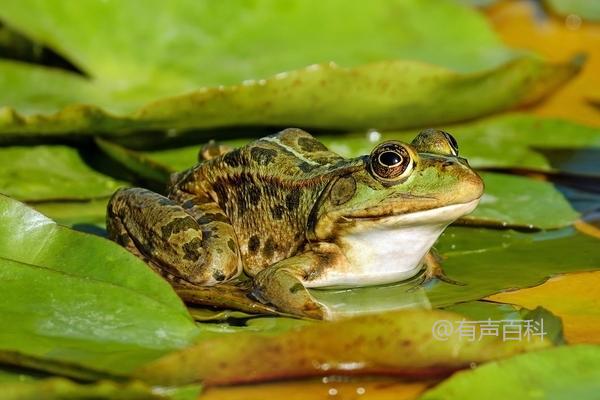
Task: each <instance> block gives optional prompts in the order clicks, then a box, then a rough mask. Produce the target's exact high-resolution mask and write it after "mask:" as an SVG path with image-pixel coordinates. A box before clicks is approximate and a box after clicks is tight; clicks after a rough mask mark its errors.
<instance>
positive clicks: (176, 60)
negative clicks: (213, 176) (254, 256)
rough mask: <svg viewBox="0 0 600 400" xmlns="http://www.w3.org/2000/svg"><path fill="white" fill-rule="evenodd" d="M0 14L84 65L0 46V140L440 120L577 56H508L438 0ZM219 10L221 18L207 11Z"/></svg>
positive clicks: (47, 5)
mask: <svg viewBox="0 0 600 400" xmlns="http://www.w3.org/2000/svg"><path fill="white" fill-rule="evenodd" d="M33 8H35V9H36V10H38V11H39V12H36V13H34V14H35V15H32V13H31V9H33ZM391 15H393V16H394V17H393V18H391V17H390V16H391ZM0 18H1V19H2V20H3V21H4V22H5V23H6V24H7V25H9V26H10V27H12V28H13V29H16V30H18V31H21V32H23V33H24V34H26V35H27V36H29V37H30V38H32V39H33V40H35V41H37V42H39V43H42V44H44V45H47V46H48V47H50V48H52V49H53V50H55V51H57V52H58V53H60V54H61V55H63V56H64V57H66V58H67V59H68V60H70V61H72V62H73V63H74V64H75V65H77V66H78V67H79V68H81V69H82V70H83V71H84V72H85V73H86V74H87V75H88V76H89V78H86V77H82V76H79V75H75V74H73V73H69V72H65V71H61V70H53V69H49V68H45V67H40V66H34V65H26V64H23V63H18V62H13V61H0V107H1V106H5V108H4V109H2V108H0V133H2V137H3V139H2V140H5V141H6V140H11V138H12V139H15V136H16V137H21V136H22V135H26V136H35V137H39V136H43V135H65V134H69V133H74V132H77V133H79V134H102V135H105V136H119V135H123V134H127V133H130V132H132V131H140V130H157V129H173V128H176V129H192V128H212V127H218V126H230V125H273V124H275V125H301V126H318V127H331V128H354V129H356V128H359V127H373V126H375V127H379V128H401V127H407V126H415V125H422V124H424V123H447V122H451V121H460V120H463V119H469V118H474V117H477V116H480V115H484V114H489V113H493V112H497V111H501V110H505V109H508V108H511V107H515V106H519V105H523V104H526V103H530V102H533V101H537V100H539V99H540V98H542V97H543V96H545V95H546V94H548V93H550V92H552V91H553V90H554V89H555V88H556V87H557V86H559V85H560V84H562V83H564V82H565V81H566V80H568V79H569V78H570V77H572V76H573V75H574V74H575V73H577V71H578V70H579V68H580V66H581V60H580V59H579V58H578V59H576V60H574V61H573V62H570V63H566V64H561V65H552V64H547V63H544V62H542V61H541V60H539V59H536V58H533V57H528V56H527V57H522V58H517V59H515V58H514V56H515V52H513V51H510V50H508V49H506V48H504V47H503V46H502V45H501V43H500V41H499V40H498V38H497V37H496V36H495V34H494V33H493V31H492V30H491V29H490V28H489V27H488V26H487V24H486V22H485V20H484V19H483V17H482V16H480V15H478V14H477V13H476V12H475V11H473V10H470V9H468V8H466V7H461V6H460V5H457V4H455V3H454V2H453V1H449V0H447V1H433V0H427V1H417V0H394V1H386V2H383V1H376V2H369V3H367V4H363V3H360V4H359V3H356V4H354V3H353V4H348V3H347V2H343V1H342V0H334V1H332V2H327V3H322V2H305V1H298V0H295V1H290V2H287V3H286V5H285V6H281V4H280V3H279V2H277V1H273V0H262V1H256V2H252V3H246V2H238V1H232V2H225V3H222V4H221V3H217V4H212V3H203V2H190V1H183V0H182V1H178V2H174V3H170V4H169V5H168V6H167V5H165V4H163V3H162V2H159V1H157V0H152V1H151V4H150V3H147V4H146V7H144V9H143V10H140V8H139V7H138V6H137V4H136V3H135V2H125V3H120V4H118V5H117V4H113V3H106V2H102V1H99V0H97V1H92V2H90V3H89V4H86V6H85V7H75V8H73V7H72V5H71V4H70V3H69V2H68V1H66V0H53V1H50V2H43V3H39V2H36V1H35V0H31V1H24V2H18V3H14V4H10V5H6V7H2V9H1V10H0ZM219 18H225V19H226V20H227V21H228V23H227V24H222V23H217V24H215V22H214V21H215V20H218V19H219ZM307 19H308V20H310V21H311V23H310V24H307V23H306V21H307ZM341 19H342V20H344V24H342V25H340V24H339V23H337V22H338V21H340V20H341ZM122 21H127V23H121V22H122ZM438 26H445V27H446V29H444V32H441V31H440V30H439V29H436V27H438ZM283 27H285V28H283ZM450 27H455V28H450ZM165 31H168V32H169V35H167V36H165V35H164V34H163V32H165ZM448 40H451V41H452V43H453V45H452V46H451V48H450V47H448V46H447V43H448ZM141 42H143V43H144V45H143V46H141V45H140V43H141ZM315 43H319V45H318V46H315V45H314V44H315ZM291 48H293V49H294V51H289V49H291ZM256 54H260V56H256ZM399 60H405V61H399ZM414 60H416V61H414ZM330 61H334V62H336V63H338V64H339V65H340V67H338V66H336V65H334V64H332V63H330ZM430 64H431V65H430ZM434 65H437V66H434ZM307 66H308V67H307ZM443 67H446V68H449V69H446V68H443ZM455 71H458V72H455ZM193 90H195V92H192V91H193ZM349 90H351V93H352V95H351V96H349V95H348V94H349ZM190 92H191V93H190ZM41 93H43V94H41ZM184 93H187V94H184ZM172 96H178V97H172ZM160 99H162V100H160ZM152 100H158V101H155V102H151V101H152ZM149 102H150V103H149ZM315 109H318V110H319V112H314V110H315ZM31 114H35V115H31ZM147 136H148V140H150V139H151V136H152V135H147Z"/></svg>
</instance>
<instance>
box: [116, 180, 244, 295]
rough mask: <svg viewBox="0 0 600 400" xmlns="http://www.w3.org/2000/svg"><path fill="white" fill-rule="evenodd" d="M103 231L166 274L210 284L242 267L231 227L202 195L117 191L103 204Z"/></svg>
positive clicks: (217, 209)
mask: <svg viewBox="0 0 600 400" xmlns="http://www.w3.org/2000/svg"><path fill="white" fill-rule="evenodd" d="M178 200H179V199H178ZM182 200H184V199H182ZM107 231H108V236H109V238H111V239H113V240H115V241H116V242H118V243H120V244H122V245H124V246H125V247H127V248H129V249H130V250H132V252H133V253H134V254H136V255H138V256H141V257H142V258H143V259H144V260H145V261H147V262H148V263H149V264H151V266H152V267H153V268H154V269H155V270H159V272H160V273H161V274H163V275H165V276H166V277H169V275H173V276H174V277H176V278H179V279H182V280H183V281H186V282H190V283H193V284H200V285H213V284H215V283H218V282H224V281H227V280H229V279H232V278H234V277H236V276H238V275H239V273H240V272H241V269H242V268H241V259H240V253H239V249H238V245H237V241H236V236H235V232H234V230H233V227H232V226H231V224H230V223H229V219H228V218H227V216H226V215H225V214H224V213H223V212H222V211H221V210H220V209H219V208H218V206H217V205H216V204H215V203H213V202H211V201H210V200H209V199H208V198H206V199H203V198H199V197H192V196H190V198H189V199H188V200H187V201H182V202H181V203H180V202H175V201H173V200H171V199H169V198H167V197H164V196H161V195H159V194H157V193H154V192H152V191H149V190H146V189H141V188H131V189H121V190H119V191H117V192H116V193H115V194H114V195H113V197H112V198H111V200H110V202H109V204H108V213H107Z"/></svg>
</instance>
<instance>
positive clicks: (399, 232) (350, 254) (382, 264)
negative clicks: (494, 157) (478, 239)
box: [307, 199, 479, 287]
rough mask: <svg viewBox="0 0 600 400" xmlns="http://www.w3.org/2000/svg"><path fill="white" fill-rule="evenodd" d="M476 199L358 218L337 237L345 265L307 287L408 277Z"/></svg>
mask: <svg viewBox="0 0 600 400" xmlns="http://www.w3.org/2000/svg"><path fill="white" fill-rule="evenodd" d="M478 202H479V199H477V200H474V201H471V202H468V203H462V204H452V205H449V206H445V207H440V208H436V209H433V210H427V211H419V212H415V213H412V214H405V215H394V216H389V217H384V218H378V219H377V220H368V221H364V220H361V221H360V223H359V224H357V225H356V226H355V227H354V229H351V230H349V231H347V232H345V234H344V235H342V236H341V237H340V238H339V239H338V244H339V246H340V247H341V249H342V250H343V252H344V255H345V264H346V265H345V268H343V269H341V270H333V271H330V272H328V273H327V274H323V275H322V276H321V277H320V278H319V279H317V280H315V281H311V282H310V283H309V284H307V286H309V287H324V286H328V287H329V286H342V287H353V286H370V285H380V284H386V283H392V282H399V281H403V280H406V279H409V278H411V277H413V276H414V275H416V274H417V273H418V272H419V270H420V269H421V268H422V265H423V258H424V257H425V255H426V254H427V252H428V251H429V249H431V247H432V246H433V244H434V243H435V241H436V240H437V238H438V237H439V236H440V235H441V233H442V232H443V231H444V229H445V228H446V226H448V225H449V224H450V223H451V222H452V221H454V220H455V219H456V218H458V217H460V216H462V215H465V214H467V213H469V212H471V211H473V210H474V209H475V207H476V206H477V203H478Z"/></svg>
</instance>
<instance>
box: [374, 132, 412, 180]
mask: <svg viewBox="0 0 600 400" xmlns="http://www.w3.org/2000/svg"><path fill="white" fill-rule="evenodd" d="M369 164H370V166H371V172H372V174H373V175H374V176H375V177H376V178H378V179H380V180H383V181H387V182H390V181H397V180H399V179H402V178H404V177H406V176H408V175H409V174H410V172H411V170H412V167H413V160H412V157H411V155H410V152H409V150H408V149H407V148H406V146H404V145H403V144H401V143H399V142H385V143H382V144H380V145H379V146H377V147H376V148H375V149H374V150H373V152H371V155H370V156H369Z"/></svg>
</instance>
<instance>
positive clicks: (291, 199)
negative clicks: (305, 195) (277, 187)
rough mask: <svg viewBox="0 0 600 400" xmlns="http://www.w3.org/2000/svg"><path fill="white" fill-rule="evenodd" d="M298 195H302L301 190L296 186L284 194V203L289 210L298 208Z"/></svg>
mask: <svg viewBox="0 0 600 400" xmlns="http://www.w3.org/2000/svg"><path fill="white" fill-rule="evenodd" d="M300 196H302V192H301V191H300V189H298V188H295V189H292V191H291V192H290V193H288V194H287V196H285V205H286V207H287V209H288V210H289V211H294V210H295V209H297V208H298V206H299V205H300Z"/></svg>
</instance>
